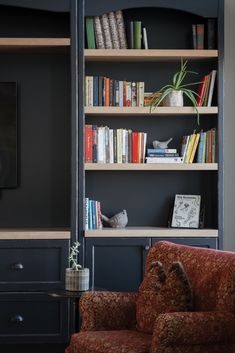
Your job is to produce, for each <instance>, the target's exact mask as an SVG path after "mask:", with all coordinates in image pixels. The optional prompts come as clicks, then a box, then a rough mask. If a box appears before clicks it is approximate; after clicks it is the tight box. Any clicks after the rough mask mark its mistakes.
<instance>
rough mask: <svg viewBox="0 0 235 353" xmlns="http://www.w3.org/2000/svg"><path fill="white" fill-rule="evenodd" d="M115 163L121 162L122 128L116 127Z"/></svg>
mask: <svg viewBox="0 0 235 353" xmlns="http://www.w3.org/2000/svg"><path fill="white" fill-rule="evenodd" d="M117 163H122V129H117Z"/></svg>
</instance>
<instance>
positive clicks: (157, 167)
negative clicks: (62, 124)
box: [85, 163, 218, 171]
mask: <svg viewBox="0 0 235 353" xmlns="http://www.w3.org/2000/svg"><path fill="white" fill-rule="evenodd" d="M85 170H86V171H98V170H103V171H115V170H116V171H131V170H139V171H161V170H172V171H177V170H178V171H191V170H195V171H204V170H208V171H216V170H218V164H217V163H190V164H187V163H149V164H147V163H139V164H138V163H129V164H124V163H123V164H117V163H114V164H108V163H103V164H102V163H85Z"/></svg>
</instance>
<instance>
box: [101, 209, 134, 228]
mask: <svg viewBox="0 0 235 353" xmlns="http://www.w3.org/2000/svg"><path fill="white" fill-rule="evenodd" d="M101 219H102V221H105V222H106V223H107V224H108V225H109V226H110V227H112V228H125V227H126V225H127V223H128V217H127V212H126V210H122V211H121V212H119V213H117V214H115V215H114V216H113V217H111V218H108V217H106V216H105V215H103V214H102V215H101Z"/></svg>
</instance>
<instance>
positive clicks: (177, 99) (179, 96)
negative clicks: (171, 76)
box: [163, 91, 184, 107]
mask: <svg viewBox="0 0 235 353" xmlns="http://www.w3.org/2000/svg"><path fill="white" fill-rule="evenodd" d="M163 106H164V107H183V106H184V97H183V92H182V91H171V92H170V93H169V94H168V95H167V96H166V98H164V100H163Z"/></svg>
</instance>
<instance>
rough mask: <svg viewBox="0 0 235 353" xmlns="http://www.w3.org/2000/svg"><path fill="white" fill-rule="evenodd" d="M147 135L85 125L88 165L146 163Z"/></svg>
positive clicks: (86, 160) (86, 159)
mask: <svg viewBox="0 0 235 353" xmlns="http://www.w3.org/2000/svg"><path fill="white" fill-rule="evenodd" d="M146 140H147V134H146V133H144V132H133V131H132V130H127V129H110V128H108V127H107V126H96V125H89V124H87V125H85V162H86V163H144V160H145V151H146Z"/></svg>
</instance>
